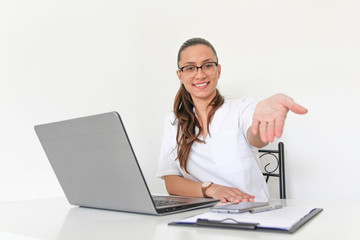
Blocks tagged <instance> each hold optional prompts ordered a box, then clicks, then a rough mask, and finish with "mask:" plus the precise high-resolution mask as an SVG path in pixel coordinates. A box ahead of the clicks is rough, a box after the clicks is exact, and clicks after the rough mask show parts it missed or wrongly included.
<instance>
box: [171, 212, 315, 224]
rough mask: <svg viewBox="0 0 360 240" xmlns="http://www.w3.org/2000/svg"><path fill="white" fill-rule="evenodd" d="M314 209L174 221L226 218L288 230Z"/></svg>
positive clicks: (220, 215) (209, 215) (191, 221)
mask: <svg viewBox="0 0 360 240" xmlns="http://www.w3.org/2000/svg"><path fill="white" fill-rule="evenodd" d="M313 209H314V208H309V207H283V208H281V209H276V210H272V211H266V212H260V213H250V212H246V213H240V214H236V213H233V214H232V213H213V212H207V213H203V214H200V215H196V216H193V217H190V218H186V219H183V220H179V221H176V222H177V223H189V224H195V223H196V221H197V219H198V218H202V219H208V220H217V221H221V220H224V219H227V218H231V219H234V220H236V221H237V222H248V223H259V225H258V227H262V228H275V229H283V230H289V229H291V227H292V226H294V225H295V224H296V223H297V222H298V221H300V220H301V219H302V218H303V217H305V216H306V215H308V214H309V213H310V212H311V211H312V210H313Z"/></svg>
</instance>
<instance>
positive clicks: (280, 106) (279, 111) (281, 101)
mask: <svg viewBox="0 0 360 240" xmlns="http://www.w3.org/2000/svg"><path fill="white" fill-rule="evenodd" d="M289 110H290V111H292V112H294V113H296V114H305V113H307V112H308V110H307V109H306V108H304V107H302V106H300V105H299V104H297V103H295V102H294V100H293V99H292V98H290V97H288V96H286V95H284V94H281V93H280V94H276V95H274V96H271V97H269V98H267V99H265V100H263V101H260V102H259V103H258V104H257V105H256V108H255V112H254V116H253V122H252V125H251V127H250V128H249V130H248V131H247V137H248V141H249V143H250V144H251V145H253V146H255V147H264V146H265V145H266V144H267V143H268V142H272V141H274V138H275V137H277V138H280V137H281V135H282V132H283V128H284V124H285V119H286V115H287V113H288V112H289ZM250 129H251V130H250Z"/></svg>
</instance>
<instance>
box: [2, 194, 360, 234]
mask: <svg viewBox="0 0 360 240" xmlns="http://www.w3.org/2000/svg"><path fill="white" fill-rule="evenodd" d="M287 204H288V206H311V207H320V208H323V209H324V211H323V212H322V213H320V214H319V215H318V216H317V217H315V218H314V219H312V220H311V221H310V222H309V223H307V224H306V225H305V226H303V227H302V228H300V229H299V230H298V231H297V232H295V233H294V234H286V233H274V232H258V231H248V230H226V229H209V228H193V227H177V226H168V225H167V224H168V223H169V222H171V221H174V220H178V219H182V218H185V217H190V216H193V215H195V214H200V213H202V212H205V211H207V210H208V209H200V210H195V211H190V212H184V213H178V214H172V215H168V216H162V217H159V216H149V215H142V214H131V213H122V212H115V211H107V210H98V209H89V208H79V207H75V206H71V205H69V204H68V202H67V201H66V199H65V198H54V199H44V200H34V201H23V202H7V203H6V202H5V203H4V202H3V203H0V239H67V240H69V239H70V240H71V239H77V240H78V239H87V240H92V239H117V240H118V239H131V240H135V239H154V240H162V239H166V240H169V239H171V240H176V239H186V240H192V239H196V240H201V239H204V240H205V239H206V240H212V239H221V240H227V239H276V240H278V239H301V240H304V239H352V238H353V237H354V236H356V235H357V234H358V231H357V225H358V222H359V216H360V204H359V202H358V201H354V202H347V203H341V202H336V201H298V200H287Z"/></svg>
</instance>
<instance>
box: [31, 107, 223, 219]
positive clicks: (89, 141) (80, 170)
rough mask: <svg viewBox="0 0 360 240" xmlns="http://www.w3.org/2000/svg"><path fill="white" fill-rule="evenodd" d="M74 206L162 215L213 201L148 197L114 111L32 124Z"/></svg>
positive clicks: (210, 204)
mask: <svg viewBox="0 0 360 240" xmlns="http://www.w3.org/2000/svg"><path fill="white" fill-rule="evenodd" d="M35 131H36V134H37V136H38V137H39V140H40V142H41V144H42V146H43V148H44V151H45V153H46V155H47V157H48V159H49V161H50V164H51V166H52V168H53V170H54V172H55V174H56V176H57V178H58V180H59V182H60V185H61V187H62V189H63V191H64V193H65V195H66V197H67V199H68V201H69V203H70V204H72V205H78V206H82V207H90V208H100V209H109V210H118V211H125V212H136V213H145V214H153V215H164V214H169V213H173V212H179V211H185V210H190V209H195V208H200V207H208V206H212V205H214V204H215V203H216V202H217V200H214V199H208V198H188V197H179V196H152V195H151V194H150V191H149V188H148V186H147V184H146V181H145V178H144V176H143V174H142V172H141V169H140V166H139V163H138V161H137V159H136V156H135V153H134V150H133V148H132V146H131V143H130V140H129V138H128V135H127V133H126V131H125V128H124V124H123V122H122V121H121V118H120V115H119V114H118V113H117V112H110V113H104V114H99V115H94V116H88V117H82V118H76V119H71V120H65V121H60V122H54V123H48V124H43V125H37V126H35Z"/></svg>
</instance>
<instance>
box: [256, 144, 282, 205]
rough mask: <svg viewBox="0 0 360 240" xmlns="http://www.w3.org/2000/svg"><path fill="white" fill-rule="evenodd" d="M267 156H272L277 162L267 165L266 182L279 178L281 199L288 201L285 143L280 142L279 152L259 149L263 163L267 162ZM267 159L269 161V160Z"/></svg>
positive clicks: (265, 168)
mask: <svg viewBox="0 0 360 240" xmlns="http://www.w3.org/2000/svg"><path fill="white" fill-rule="evenodd" d="M265 156H270V157H272V158H274V159H275V160H276V161H275V164H273V162H274V161H271V162H268V163H267V164H265V166H264V169H263V175H264V176H265V180H266V182H268V180H269V178H270V177H278V178H279V190H280V199H286V190H285V163H284V162H285V156H284V143H283V142H279V144H278V149H277V150H269V149H259V158H260V161H263V159H264V160H265ZM266 159H267V161H269V158H266Z"/></svg>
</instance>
